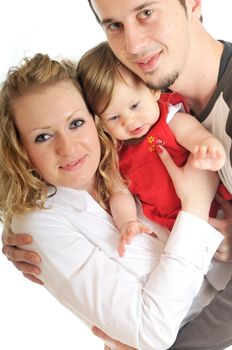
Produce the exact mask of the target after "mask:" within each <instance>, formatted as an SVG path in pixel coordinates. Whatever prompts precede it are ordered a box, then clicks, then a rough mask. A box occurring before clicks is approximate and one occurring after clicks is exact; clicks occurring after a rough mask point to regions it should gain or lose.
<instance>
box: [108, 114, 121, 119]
mask: <svg viewBox="0 0 232 350" xmlns="http://www.w3.org/2000/svg"><path fill="white" fill-rule="evenodd" d="M118 118H119V115H113V117H110V119H109V120H117V119H118Z"/></svg>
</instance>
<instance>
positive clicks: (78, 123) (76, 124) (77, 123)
mask: <svg viewBox="0 0 232 350" xmlns="http://www.w3.org/2000/svg"><path fill="white" fill-rule="evenodd" d="M84 123H85V121H84V120H83V119H75V120H73V121H72V122H71V124H70V129H78V128H80V127H81V126H82V125H83V124H84Z"/></svg>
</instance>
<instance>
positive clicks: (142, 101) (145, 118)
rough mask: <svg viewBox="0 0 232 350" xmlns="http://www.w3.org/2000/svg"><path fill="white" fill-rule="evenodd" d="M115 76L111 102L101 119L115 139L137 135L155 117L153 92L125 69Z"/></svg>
mask: <svg viewBox="0 0 232 350" xmlns="http://www.w3.org/2000/svg"><path fill="white" fill-rule="evenodd" d="M121 73H122V76H123V79H124V80H123V79H117V81H116V83H115V85H114V90H113V96H112V99H111V102H110V104H109V106H108V108H107V109H106V110H105V111H104V113H102V115H101V116H100V117H101V120H102V122H103V124H104V126H105V128H106V129H107V131H108V132H109V133H110V134H111V135H112V136H113V137H114V138H116V139H117V140H121V141H122V140H130V139H135V138H140V137H142V136H144V135H146V134H147V132H148V131H149V130H150V128H151V126H153V125H154V124H155V123H156V122H157V120H158V119H159V115H160V112H159V106H158V103H157V99H158V98H159V95H160V94H159V93H158V94H156V93H154V92H153V91H152V90H150V89H149V88H147V87H146V85H144V83H143V82H142V81H141V80H140V79H138V78H136V77H135V76H134V75H132V74H131V73H130V72H128V71H127V70H125V69H123V70H122V72H121Z"/></svg>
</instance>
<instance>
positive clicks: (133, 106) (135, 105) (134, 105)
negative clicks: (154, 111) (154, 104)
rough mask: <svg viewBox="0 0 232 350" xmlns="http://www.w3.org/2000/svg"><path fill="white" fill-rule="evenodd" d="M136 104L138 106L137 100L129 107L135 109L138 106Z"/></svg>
mask: <svg viewBox="0 0 232 350" xmlns="http://www.w3.org/2000/svg"><path fill="white" fill-rule="evenodd" d="M138 106H139V102H136V103H134V104H133V105H132V106H131V107H130V109H131V110H133V109H136V108H138Z"/></svg>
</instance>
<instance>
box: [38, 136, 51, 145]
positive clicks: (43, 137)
mask: <svg viewBox="0 0 232 350" xmlns="http://www.w3.org/2000/svg"><path fill="white" fill-rule="evenodd" d="M50 137H51V135H49V134H40V135H38V136H36V138H35V142H36V143H42V142H46V141H47V140H49V139H50Z"/></svg>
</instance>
